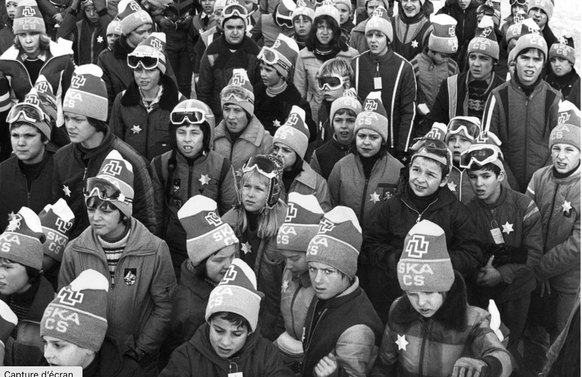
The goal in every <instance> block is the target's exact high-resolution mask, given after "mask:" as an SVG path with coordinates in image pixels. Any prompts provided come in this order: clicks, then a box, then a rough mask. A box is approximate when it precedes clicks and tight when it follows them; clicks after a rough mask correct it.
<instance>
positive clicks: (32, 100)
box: [24, 95, 40, 106]
mask: <svg viewBox="0 0 582 377" xmlns="http://www.w3.org/2000/svg"><path fill="white" fill-rule="evenodd" d="M24 103H30V104H31V105H35V106H40V101H39V99H38V96H36V95H28V96H27V97H26V98H25V99H24Z"/></svg>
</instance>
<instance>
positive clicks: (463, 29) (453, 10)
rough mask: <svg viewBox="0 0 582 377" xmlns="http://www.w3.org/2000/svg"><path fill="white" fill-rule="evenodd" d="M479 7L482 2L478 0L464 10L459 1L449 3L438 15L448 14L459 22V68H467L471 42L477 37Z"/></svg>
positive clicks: (457, 34)
mask: <svg viewBox="0 0 582 377" xmlns="http://www.w3.org/2000/svg"><path fill="white" fill-rule="evenodd" d="M479 5H480V2H479V1H478V0H471V4H469V7H468V8H467V9H465V10H463V9H461V7H459V4H458V2H457V1H447V2H446V3H445V5H444V6H443V7H442V8H441V9H439V10H438V12H437V13H436V14H441V13H443V14H448V15H449V16H451V17H453V18H454V19H455V20H457V26H456V27H455V35H456V36H457V40H458V41H459V49H458V50H457V53H456V54H455V56H454V59H456V60H457V64H458V65H459V67H464V66H465V59H466V58H467V48H468V46H469V42H470V41H471V39H473V38H474V37H475V30H476V29H477V8H478V7H479Z"/></svg>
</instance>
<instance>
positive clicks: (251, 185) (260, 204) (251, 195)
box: [241, 176, 269, 213]
mask: <svg viewBox="0 0 582 377" xmlns="http://www.w3.org/2000/svg"><path fill="white" fill-rule="evenodd" d="M243 178H244V177H243ZM266 180H267V178H264V179H263V178H262V177H257V176H251V177H249V178H248V179H246V180H244V182H243V185H242V191H241V199H242V205H243V206H244V207H245V210H247V211H248V212H251V213H256V212H259V211H260V210H261V209H263V208H265V205H266V204H267V197H268V196H269V192H268V191H269V186H268V184H267V182H266Z"/></svg>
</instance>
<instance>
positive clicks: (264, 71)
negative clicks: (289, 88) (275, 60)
mask: <svg viewBox="0 0 582 377" xmlns="http://www.w3.org/2000/svg"><path fill="white" fill-rule="evenodd" d="M260 72H261V80H263V84H264V85H265V86H266V87H272V86H279V85H281V82H282V81H283V77H282V76H281V75H279V72H277V70H276V69H275V68H274V67H273V66H272V65H268V64H266V63H265V62H261V64H260Z"/></svg>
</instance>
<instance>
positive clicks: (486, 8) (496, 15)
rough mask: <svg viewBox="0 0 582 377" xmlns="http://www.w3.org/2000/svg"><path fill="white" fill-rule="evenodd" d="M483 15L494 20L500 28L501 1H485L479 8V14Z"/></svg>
mask: <svg viewBox="0 0 582 377" xmlns="http://www.w3.org/2000/svg"><path fill="white" fill-rule="evenodd" d="M479 13H483V14H485V15H486V16H490V17H492V18H493V23H495V26H496V27H499V24H500V23H501V0H485V2H483V4H481V5H479V6H478V7H477V14H479Z"/></svg>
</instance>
